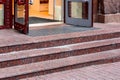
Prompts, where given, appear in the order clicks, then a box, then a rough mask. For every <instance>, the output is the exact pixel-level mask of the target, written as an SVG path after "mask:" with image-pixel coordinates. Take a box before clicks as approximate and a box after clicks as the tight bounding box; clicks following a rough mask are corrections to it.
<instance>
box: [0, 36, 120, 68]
mask: <svg viewBox="0 0 120 80" xmlns="http://www.w3.org/2000/svg"><path fill="white" fill-rule="evenodd" d="M119 48H120V38H112V39H105V40H97V41H91V42H84V43H76V44H69V45H64V46H57V47H48V48H42V49H31V50H23V51H16V52H10V53H4V54H0V68H5V67H11V66H17V65H24V64H29V63H35V62H41V61H47V60H54V59H60V58H66V57H72V56H79V55H85V54H92V53H96V52H101V51H107V50H112V49H119Z"/></svg>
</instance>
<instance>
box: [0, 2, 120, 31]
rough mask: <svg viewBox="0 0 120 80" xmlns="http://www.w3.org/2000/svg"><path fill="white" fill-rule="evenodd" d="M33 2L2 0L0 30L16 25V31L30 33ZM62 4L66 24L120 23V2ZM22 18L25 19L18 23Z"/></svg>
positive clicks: (0, 5) (0, 3) (0, 4)
mask: <svg viewBox="0 0 120 80" xmlns="http://www.w3.org/2000/svg"><path fill="white" fill-rule="evenodd" d="M33 1H34V0H32V1H31V0H30V1H29V0H0V29H9V28H12V26H13V25H14V28H15V29H16V30H19V31H20V32H23V33H28V31H29V28H28V25H29V22H28V21H29V19H28V18H29V8H30V7H29V5H30V4H32V2H33ZM53 1H54V2H55V1H56V0H53ZM43 2H44V1H43ZM46 2H49V1H46ZM62 4H63V5H61V7H62V12H63V19H64V22H65V23H66V24H74V25H83V26H92V25H93V22H120V1H119V0H87V1H86V0H63V1H62ZM51 5H53V4H51ZM53 7H54V6H53ZM20 9H21V12H20V11H19V10H20ZM37 9H38V8H37ZM41 9H42V8H41ZM61 14H62V13H61ZM20 16H21V17H23V19H22V20H21V21H18V19H17V18H18V17H20ZM59 16H60V15H59ZM13 21H14V23H13ZM86 23H87V24H86Z"/></svg>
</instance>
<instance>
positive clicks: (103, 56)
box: [0, 49, 120, 80]
mask: <svg viewBox="0 0 120 80" xmlns="http://www.w3.org/2000/svg"><path fill="white" fill-rule="evenodd" d="M119 51H120V49H116V50H110V51H104V52H99V53H96V54H87V55H81V56H74V57H68V58H62V59H55V60H49V61H42V62H36V63H31V64H25V65H20V66H14V67H9V68H2V69H0V79H2V80H4V79H5V78H6V79H7V78H12V77H16V76H23V75H27V74H32V73H37V72H42V71H49V70H54V69H59V68H61V69H62V68H63V70H65V69H64V68H65V67H69V66H74V65H78V64H84V65H85V63H86V65H88V64H87V63H92V62H93V63H92V64H94V62H95V63H97V64H98V63H99V62H100V63H101V60H102V61H103V62H106V60H109V59H110V60H109V61H108V62H114V60H111V59H118V60H120V53H119ZM84 65H81V66H84ZM71 68H72V67H71ZM56 71H57V70H56Z"/></svg>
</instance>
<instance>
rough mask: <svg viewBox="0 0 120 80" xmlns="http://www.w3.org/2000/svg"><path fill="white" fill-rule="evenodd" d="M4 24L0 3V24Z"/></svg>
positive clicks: (2, 6) (2, 8)
mask: <svg viewBox="0 0 120 80" xmlns="http://www.w3.org/2000/svg"><path fill="white" fill-rule="evenodd" d="M1 25H4V5H3V4H0V26H1Z"/></svg>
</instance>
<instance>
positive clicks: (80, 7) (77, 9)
mask: <svg viewBox="0 0 120 80" xmlns="http://www.w3.org/2000/svg"><path fill="white" fill-rule="evenodd" d="M68 8H69V9H68V10H69V11H68V14H69V17H72V18H81V19H88V4H87V2H84V3H83V2H71V1H69V3H68Z"/></svg>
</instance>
